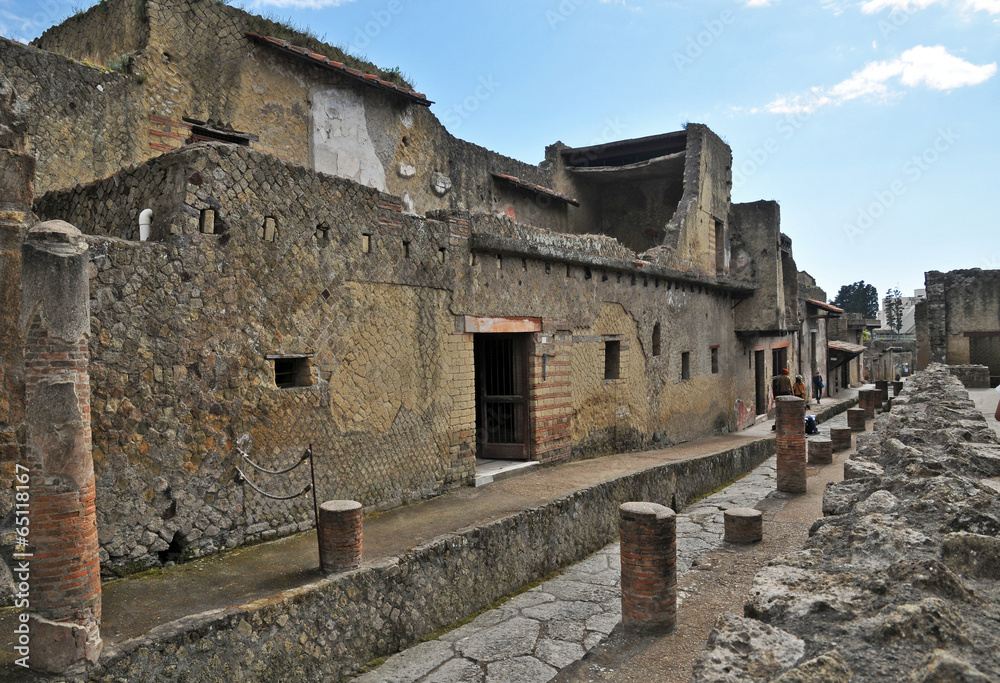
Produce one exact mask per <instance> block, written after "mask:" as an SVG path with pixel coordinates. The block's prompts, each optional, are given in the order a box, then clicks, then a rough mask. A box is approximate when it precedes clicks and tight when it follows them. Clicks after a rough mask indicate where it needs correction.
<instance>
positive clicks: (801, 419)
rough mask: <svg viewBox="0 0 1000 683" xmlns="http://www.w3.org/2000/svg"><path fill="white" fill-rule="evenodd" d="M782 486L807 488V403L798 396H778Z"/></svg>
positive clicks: (786, 489) (787, 490)
mask: <svg viewBox="0 0 1000 683" xmlns="http://www.w3.org/2000/svg"><path fill="white" fill-rule="evenodd" d="M775 414H776V417H775V425H776V431H777V435H778V472H777V476H778V490H779V491H783V492H784V493H805V492H806V403H805V401H803V400H802V399H801V398H799V397H798V396H779V397H778V398H777V399H775Z"/></svg>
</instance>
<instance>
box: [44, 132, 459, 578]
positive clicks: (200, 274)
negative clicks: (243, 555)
mask: <svg viewBox="0 0 1000 683" xmlns="http://www.w3.org/2000/svg"><path fill="white" fill-rule="evenodd" d="M171 156H172V158H169V159H166V160H164V161H156V162H151V163H150V164H149V165H147V167H144V168H140V169H138V170H136V171H135V172H134V174H135V175H137V176H139V177H140V178H143V179H146V180H148V179H150V178H151V177H155V176H157V174H160V176H170V175H171V174H173V175H172V177H174V178H175V179H176V178H178V177H179V178H180V179H181V184H180V187H181V188H182V192H181V194H180V196H181V197H183V199H184V202H183V203H182V204H181V210H179V211H174V212H173V213H171V212H169V211H168V212H166V213H167V217H166V218H163V219H161V218H160V217H159V216H158V215H156V216H154V221H153V223H154V236H158V237H157V239H163V240H166V241H151V242H145V243H141V242H136V241H131V240H124V239H120V238H116V237H93V238H91V255H92V264H93V270H92V278H91V309H92V316H93V322H92V328H93V336H92V340H91V358H92V368H91V376H92V379H93V384H94V396H93V420H94V457H95V466H96V470H97V476H98V510H99V522H100V524H99V526H100V528H101V530H102V537H101V540H102V548H103V550H104V552H105V556H104V561H105V564H106V565H111V566H120V565H123V564H126V563H129V562H133V563H138V564H140V565H142V564H150V563H158V562H160V561H169V560H171V559H180V558H181V557H184V556H192V555H199V554H205V553H211V552H214V551H216V550H218V549H220V548H222V547H227V546H234V545H237V544H240V543H243V542H247V541H252V540H254V539H259V538H269V537H273V536H274V535H275V534H287V533H291V532H294V531H298V530H301V529H304V528H308V527H309V526H311V524H312V519H311V518H312V506H311V501H309V500H308V499H300V500H298V501H295V502H291V503H287V502H286V503H282V502H271V501H264V500H262V499H261V498H260V497H259V496H257V495H255V494H253V493H248V492H247V491H244V490H243V489H242V488H241V487H240V486H239V485H238V484H237V483H236V481H235V474H236V472H235V469H234V468H235V466H236V465H238V464H239V462H238V459H237V455H236V451H235V449H234V443H235V441H236V439H238V438H239V437H241V436H243V435H249V436H250V437H251V439H252V447H251V449H250V455H251V456H252V457H253V458H254V459H256V460H257V461H258V462H259V463H260V464H262V465H264V466H265V467H268V468H270V469H277V468H278V466H279V465H281V464H287V463H290V462H294V461H295V459H297V458H298V456H299V455H300V454H301V453H302V452H303V451H304V450H305V448H306V447H307V446H308V445H309V444H310V443H311V444H312V445H313V449H314V451H315V453H316V454H317V455H316V459H317V472H316V476H317V485H318V488H319V491H320V494H321V497H324V498H348V499H356V500H360V501H362V502H363V503H364V504H365V505H366V506H368V507H369V508H372V507H374V508H378V507H392V506H396V505H399V504H401V503H404V502H406V501H407V500H410V499H412V498H415V497H422V496H426V495H430V494H433V493H436V492H439V491H441V490H443V489H444V488H448V487H450V486H454V485H457V484H459V483H462V482H465V481H466V480H467V479H468V477H470V476H471V474H472V471H473V455H472V448H471V438H472V437H471V434H469V433H468V431H466V435H465V436H464V437H461V438H459V439H458V441H455V442H453V440H452V432H451V429H452V422H453V419H452V417H451V411H452V409H453V408H456V409H457V406H456V400H457V396H456V393H455V392H454V391H453V387H452V386H451V382H452V381H453V380H458V379H459V378H460V374H459V373H458V372H454V371H453V370H452V369H451V367H450V363H451V360H450V356H449V355H448V354H447V351H448V344H449V341H448V340H449V336H450V333H451V331H452V330H453V329H454V317H453V316H452V315H451V314H450V313H449V311H448V304H449V299H450V291H449V288H450V282H451V281H452V279H453V276H452V275H451V269H452V268H453V261H456V260H457V257H455V258H453V257H451V256H450V255H449V252H448V246H449V233H448V231H447V227H446V226H444V225H443V224H441V223H438V222H434V221H421V220H418V219H415V218H411V217H407V216H404V215H403V214H402V213H401V212H400V210H399V209H400V207H399V205H398V204H393V203H392V201H391V200H390V199H388V198H386V197H384V196H382V195H379V193H377V192H376V191H374V190H371V189H368V188H363V187H361V186H359V185H356V184H354V183H351V182H349V181H344V180H341V179H338V178H333V177H330V176H324V175H318V174H314V173H311V172H309V171H307V170H305V169H302V168H297V167H294V166H290V165H287V164H282V163H281V162H279V161H278V160H276V159H274V158H273V157H270V156H267V155H263V154H260V153H257V152H252V151H250V150H247V149H246V148H243V147H238V146H234V145H216V146H211V145H210V146H208V148H205V147H202V148H197V147H192V148H191V149H189V150H185V151H184V152H182V153H179V154H178V155H171ZM161 167H163V168H161ZM117 180H118V182H117V183H115V182H112V183H106V182H98V183H95V184H94V185H92V186H90V187H89V188H87V189H86V190H84V191H81V192H71V193H67V194H66V195H65V196H64V198H63V201H52V202H46V201H43V202H41V203H40V205H39V210H40V211H43V215H47V212H48V211H49V210H50V209H49V208H48V207H50V206H51V207H54V208H52V209H51V210H52V211H54V212H56V213H57V214H59V215H63V216H64V217H65V218H69V219H70V220H74V221H77V222H78V224H79V225H80V227H82V228H84V229H86V230H88V231H89V230H90V229H97V230H98V231H100V230H99V227H100V225H102V224H107V225H115V226H118V225H120V226H122V227H120V228H117V227H116V228H115V231H116V232H119V233H121V234H125V235H127V236H129V237H134V236H135V235H134V232H132V231H133V230H134V228H133V227H132V226H133V225H134V222H133V221H134V216H135V213H136V212H137V211H138V210H139V209H140V207H143V206H147V205H148V204H146V201H147V200H153V199H154V198H156V197H157V196H159V195H161V193H163V192H164V190H163V187H164V185H165V184H164V185H159V184H154V183H139V184H136V185H135V188H137V189H136V190H135V193H134V194H133V195H131V196H129V198H128V201H127V202H125V203H123V204H122V206H121V211H122V212H123V213H130V214H131V216H130V218H129V220H128V221H116V220H115V219H113V218H112V219H109V220H108V221H103V220H100V219H99V217H97V215H95V214H94V213H93V211H94V210H95V209H94V207H102V206H108V205H107V203H106V200H108V199H111V198H114V197H117V196H118V192H116V187H115V186H116V184H117V185H118V186H119V188H121V187H125V186H131V185H132V183H131V182H130V176H129V175H128V174H123V175H122V176H119V177H118V179H117ZM174 187H177V185H174ZM100 210H102V211H103V209H100ZM112 213H113V212H110V211H109V212H108V213H107V215H108V216H109V217H110V216H111V214H112ZM209 214H210V215H211V216H212V225H213V229H214V234H204V233H202V232H200V231H199V228H200V226H201V225H202V224H203V222H204V216H205V215H209ZM100 215H104V214H100ZM268 225H270V226H272V230H273V231H272V233H271V234H270V235H268V234H266V233H265V226H268ZM404 242H407V243H408V244H407V245H406V246H405V247H404ZM441 249H444V251H443V252H442V251H441ZM404 251H405V254H404ZM406 254H408V255H406ZM442 256H444V257H445V258H444V260H443V261H442ZM269 356H299V357H301V358H302V359H303V360H301V362H303V363H305V364H306V365H307V366H308V367H307V370H306V374H307V379H306V381H305V382H304V383H303V386H298V387H293V388H287V389H281V388H278V387H276V386H275V374H274V373H275V360H273V359H270V358H269ZM470 393H471V392H470ZM453 454H454V456H453ZM244 469H245V468H244ZM307 479H308V472H306V471H300V472H299V473H298V474H297V475H296V476H295V477H292V478H290V479H288V480H286V481H280V480H279V481H266V482H262V481H257V482H256V483H257V484H258V485H261V486H263V487H264V488H266V489H268V490H271V491H274V492H276V493H279V494H288V493H292V492H295V491H297V490H299V489H301V487H302V486H303V485H304V484H305V482H306V481H307Z"/></svg>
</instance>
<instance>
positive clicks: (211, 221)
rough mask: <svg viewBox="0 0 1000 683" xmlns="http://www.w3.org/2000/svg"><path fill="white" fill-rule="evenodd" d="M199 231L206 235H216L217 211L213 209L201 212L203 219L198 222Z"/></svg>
mask: <svg viewBox="0 0 1000 683" xmlns="http://www.w3.org/2000/svg"><path fill="white" fill-rule="evenodd" d="M198 229H199V230H201V231H202V232H203V233H205V234H206V235H214V234H215V211H214V210H213V209H202V210H201V218H200V219H199V220H198Z"/></svg>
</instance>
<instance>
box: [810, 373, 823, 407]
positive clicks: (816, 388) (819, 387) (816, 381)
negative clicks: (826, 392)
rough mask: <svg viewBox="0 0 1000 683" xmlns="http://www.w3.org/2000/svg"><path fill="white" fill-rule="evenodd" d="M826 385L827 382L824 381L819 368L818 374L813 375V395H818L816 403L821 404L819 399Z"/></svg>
mask: <svg viewBox="0 0 1000 683" xmlns="http://www.w3.org/2000/svg"><path fill="white" fill-rule="evenodd" d="M825 386H826V384H824V383H823V375H821V374H820V373H819V370H817V371H816V374H815V375H813V396H815V397H816V405H819V399H820V398H821V397H822V396H823V387H825Z"/></svg>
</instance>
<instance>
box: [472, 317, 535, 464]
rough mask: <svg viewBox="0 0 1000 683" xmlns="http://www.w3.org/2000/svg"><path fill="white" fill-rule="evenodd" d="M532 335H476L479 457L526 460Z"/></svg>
mask: <svg viewBox="0 0 1000 683" xmlns="http://www.w3.org/2000/svg"><path fill="white" fill-rule="evenodd" d="M530 336H531V335H530V334H519V333H514V334H482V333H481V334H476V335H475V337H474V338H473V354H474V356H475V365H476V428H477V429H476V434H477V437H476V438H477V441H478V444H477V445H478V456H479V457H480V458H486V459H503V460H527V459H528V455H529V450H528V431H529V430H528V362H527V360H528V340H529V338H530Z"/></svg>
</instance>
